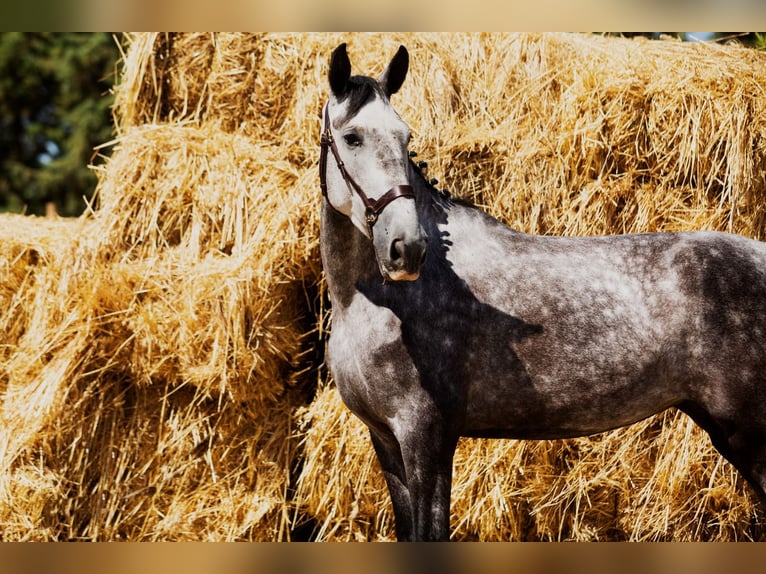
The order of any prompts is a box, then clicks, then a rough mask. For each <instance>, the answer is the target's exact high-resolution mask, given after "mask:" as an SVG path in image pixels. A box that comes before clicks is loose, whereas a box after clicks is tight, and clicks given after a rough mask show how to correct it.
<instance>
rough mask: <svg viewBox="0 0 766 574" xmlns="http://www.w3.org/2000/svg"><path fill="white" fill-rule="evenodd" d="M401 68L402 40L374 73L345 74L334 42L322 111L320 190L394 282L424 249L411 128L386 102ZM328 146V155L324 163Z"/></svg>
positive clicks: (408, 276)
mask: <svg viewBox="0 0 766 574" xmlns="http://www.w3.org/2000/svg"><path fill="white" fill-rule="evenodd" d="M408 66H409V55H408V54H407V50H406V49H405V48H404V46H401V47H400V48H399V51H398V52H397V53H396V55H395V56H394V57H393V59H392V60H391V62H390V64H389V65H388V67H387V68H386V69H385V71H384V72H383V73H382V74H381V75H380V77H379V78H378V79H373V78H369V77H366V76H351V63H350V62H349V59H348V54H347V53H346V45H345V44H341V45H340V46H338V47H337V48H336V49H335V51H334V52H333V54H332V59H331V62H330V71H329V80H330V88H331V96H330V101H329V102H328V104H327V106H326V108H325V111H324V117H323V122H324V125H323V135H322V147H323V150H322V160H321V162H320V163H321V166H320V169H321V177H322V187H323V192H324V193H325V196H326V198H327V200H328V201H329V203H330V205H331V206H332V207H333V208H335V209H336V210H337V211H339V212H340V213H342V214H344V215H345V216H346V217H348V218H349V219H350V220H351V222H352V223H353V224H354V225H355V226H356V227H357V229H359V231H361V232H362V233H363V234H364V235H366V236H367V237H369V238H370V239H371V240H372V243H373V246H374V249H375V255H376V258H377V261H378V266H379V268H380V272H381V273H382V274H383V277H385V278H386V279H390V280H393V281H401V280H409V281H414V280H415V279H417V278H418V276H419V274H420V268H421V266H422V264H423V261H424V259H425V253H426V234H425V232H424V230H423V228H422V227H421V225H420V223H419V221H418V214H417V211H416V209H415V201H414V198H415V192H414V190H413V188H412V186H411V185H410V181H409V177H410V161H409V157H408V155H407V144H408V143H409V141H410V129H409V127H408V126H407V124H406V123H404V121H403V120H402V119H401V118H400V117H399V115H398V114H397V113H396V112H395V111H394V109H393V108H392V107H391V103H390V101H389V98H390V96H391V95H392V94H394V93H395V92H396V91H397V90H398V89H399V88H400V87H401V85H402V82H404V78H405V76H406V75H407V68H408ZM328 152H331V153H332V155H333V156H334V159H335V161H327V155H328ZM397 199H398V200H399V201H394V200H397Z"/></svg>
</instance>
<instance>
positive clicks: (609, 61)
mask: <svg viewBox="0 0 766 574" xmlns="http://www.w3.org/2000/svg"><path fill="white" fill-rule="evenodd" d="M341 41H347V42H349V51H350V54H351V59H352V63H353V65H354V70H355V72H360V73H361V72H363V73H370V74H373V75H374V74H377V73H379V72H380V71H381V70H382V68H383V66H384V65H385V63H387V61H388V59H389V58H390V57H391V55H393V53H394V52H395V50H396V47H397V46H398V44H399V43H403V44H405V45H407V47H408V49H409V50H410V54H411V71H410V75H409V78H408V80H407V81H406V82H405V85H404V87H403V89H402V91H401V93H399V94H397V95H396V96H395V97H394V98H395V99H394V104H395V105H396V107H397V109H398V110H399V111H400V113H401V115H402V116H403V117H404V119H405V120H406V121H407V122H408V123H409V124H410V126H411V128H412V130H413V134H414V136H415V137H414V143H413V146H412V147H413V148H414V149H416V150H417V151H418V152H419V153H420V156H421V157H422V158H424V159H428V160H429V163H430V174H431V175H433V176H436V177H439V178H440V179H441V180H442V183H443V184H444V185H446V186H447V187H448V188H449V189H451V190H452V192H453V193H455V194H456V195H463V196H467V197H470V198H471V199H473V200H474V201H476V202H477V203H479V204H480V205H482V206H484V207H485V208H486V209H487V210H489V211H490V212H492V213H493V214H494V215H496V216H498V217H500V218H501V219H503V220H504V221H506V222H508V223H509V224H511V225H512V226H514V227H516V228H518V229H520V230H523V231H529V232H536V233H561V234H603V233H620V232H630V231H657V230H679V229H702V228H704V229H720V230H727V231H734V232H737V233H742V234H744V235H748V236H750V237H755V238H759V239H763V238H764V237H763V234H764V208H763V205H764V201H763V199H764V194H765V193H766V182H764V167H766V137H765V136H766V114H764V112H765V111H766V110H765V109H764V107H765V106H766V98H765V97H764V93H766V74H765V73H764V72H766V56H764V55H763V54H760V53H757V52H754V51H751V50H747V49H743V48H740V47H736V46H710V45H702V44H693V45H691V44H682V43H678V42H648V41H641V40H622V39H614V38H611V39H609V38H600V37H593V36H580V35H560V34H550V35H459V34H425V35H424V34H418V35H408V34H401V35H393V36H380V35H370V34H351V35H348V34H347V35H342V36H341V35H336V34H311V35H297V34H296V35H284V34H283V35H271V34H269V35H241V34H183V35H165V34H143V35H134V36H130V46H129V49H128V51H127V53H126V58H125V65H124V70H123V74H122V78H121V81H120V83H119V85H118V87H117V93H116V97H117V99H116V105H115V119H116V124H117V139H116V140H115V142H112V143H111V144H110V146H112V147H113V151H112V155H111V158H110V159H109V160H108V161H107V162H106V163H105V165H104V166H103V167H102V168H100V170H99V178H100V183H99V187H98V200H97V202H96V205H95V206H94V208H93V210H92V211H91V212H90V213H88V214H86V215H85V216H83V217H82V218H80V219H78V220H75V221H52V222H51V221H46V220H39V219H28V218H22V217H11V216H4V217H3V218H2V223H3V225H2V226H0V229H2V232H0V243H2V245H3V248H2V250H0V269H1V270H2V271H1V272H2V276H0V298H1V299H2V304H3V307H2V309H3V312H2V313H3V314H2V315H0V321H2V324H3V327H4V328H3V330H2V333H3V335H2V337H3V340H2V342H1V344H0V360H2V362H3V371H2V377H1V378H0V396H2V417H1V418H0V425H2V426H1V427H0V428H1V429H2V431H1V434H0V524H1V525H2V526H0V538H2V539H3V540H30V539H35V540H67V539H87V540H118V539H126V540H243V539H245V540H287V539H291V538H293V539H294V538H302V537H306V536H308V535H311V536H313V537H315V538H317V539H320V540H369V539H373V540H374V539H392V538H393V519H392V515H391V510H390V503H389V502H388V495H387V493H386V491H385V487H384V484H383V480H382V477H381V475H380V473H379V469H378V466H377V463H376V462H375V460H374V458H373V454H372V448H371V445H370V443H369V439H368V437H367V434H366V431H365V429H364V427H363V426H362V425H361V423H359V422H358V421H357V420H356V419H355V418H354V417H353V416H352V415H350V413H348V411H347V410H346V409H345V408H344V407H343V406H342V404H341V403H340V400H339V398H338V396H337V393H336V391H335V389H334V386H333V384H332V382H331V381H329V380H328V379H327V373H326V372H325V370H324V368H323V366H322V355H323V349H324V337H325V335H326V332H327V329H328V327H329V326H330V313H329V312H328V309H327V302H326V300H325V296H324V291H323V284H322V276H321V265H320V261H319V252H318V227H319V223H318V216H317V214H318V202H319V195H318V194H319V192H318V182H317V172H316V164H317V159H318V145H317V142H318V138H319V117H318V116H319V110H320V109H321V105H322V103H323V101H324V99H325V98H326V91H327V88H326V80H325V76H326V70H327V62H328V58H329V54H330V52H331V50H332V49H333V48H334V47H335V46H336V45H337V44H338V43H340V42H341ZM452 525H453V529H454V538H455V539H460V540H476V539H478V540H559V539H574V540H623V539H631V540H742V539H751V538H756V539H758V538H761V537H762V536H763V533H764V532H763V526H762V523H761V519H760V516H759V515H758V514H757V511H756V509H755V506H754V501H753V500H751V493H750V491H749V490H748V488H747V487H746V485H745V484H744V483H743V481H742V480H741V479H740V478H739V477H738V476H737V474H736V472H735V471H734V470H733V469H732V468H731V467H730V466H729V465H728V464H727V463H725V462H723V461H722V460H721V459H720V457H719V456H718V455H717V454H716V453H715V451H714V450H713V449H712V447H711V446H710V444H709V441H708V439H707V438H706V436H704V435H703V434H702V433H701V431H699V430H698V429H697V428H696V427H694V425H693V424H692V423H691V422H690V421H689V420H688V419H687V418H686V417H684V416H683V415H680V414H678V413H676V412H675V411H668V412H667V413H664V414H661V415H658V416H656V417H654V418H652V419H649V420H647V421H644V422H641V423H638V424H636V425H633V426H631V427H629V428H626V429H621V430H618V431H613V432H610V433H605V434H602V435H598V436H595V437H589V438H584V439H577V440H568V441H539V442H532V441H528V442H520V441H483V440H464V441H461V443H460V447H459V451H458V454H457V456H456V459H455V480H454V485H453V508H452Z"/></svg>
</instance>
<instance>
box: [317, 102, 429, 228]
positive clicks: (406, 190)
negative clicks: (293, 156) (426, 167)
mask: <svg viewBox="0 0 766 574" xmlns="http://www.w3.org/2000/svg"><path fill="white" fill-rule="evenodd" d="M324 124H325V129H324V131H323V132H322V137H321V139H320V145H321V146H322V150H321V153H320V155H319V186H320V187H321V189H322V195H323V196H324V198H325V199H326V200H327V203H328V204H329V205H330V206H331V207H332V204H331V203H330V200H329V198H328V197H327V152H328V150H329V151H331V152H332V155H333V157H334V158H335V163H336V165H337V166H338V169H339V170H340V173H341V175H342V176H343V180H344V181H345V182H346V183H347V184H348V185H350V186H351V188H352V189H353V190H354V191H355V192H356V194H357V195H358V196H359V197H360V198H361V200H362V202H363V203H364V206H365V220H366V221H367V226H368V227H369V229H370V234H372V227H373V225H375V223H376V222H377V221H378V217H379V216H380V214H381V212H382V211H383V210H384V209H385V208H386V206H388V204H389V203H391V202H392V201H394V200H395V199H398V198H400V197H412V198H414V197H415V190H413V189H412V186H411V185H395V186H394V187H392V188H391V189H389V190H388V191H387V192H386V193H384V194H383V195H381V196H380V197H379V198H378V199H377V200H376V199H371V198H370V197H369V196H368V195H367V194H366V193H365V192H364V190H363V189H362V187H361V186H360V185H359V184H358V183H357V182H356V180H355V179H354V178H353V177H352V176H351V174H350V173H348V171H347V170H346V166H345V164H344V163H343V160H342V159H341V157H340V153H339V152H338V146H337V144H336V143H335V138H333V137H332V132H331V131H330V112H329V104H328V105H325V108H324ZM333 209H335V208H334V207H333ZM336 211H337V210H336Z"/></svg>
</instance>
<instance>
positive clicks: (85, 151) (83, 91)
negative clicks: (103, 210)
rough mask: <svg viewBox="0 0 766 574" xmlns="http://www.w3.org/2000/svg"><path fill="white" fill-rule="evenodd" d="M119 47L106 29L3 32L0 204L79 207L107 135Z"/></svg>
mask: <svg viewBox="0 0 766 574" xmlns="http://www.w3.org/2000/svg"><path fill="white" fill-rule="evenodd" d="M118 59H119V49H118V46H117V44H116V42H115V40H114V38H113V37H112V36H111V35H110V34H107V33H42V32H35V33H21V32H4V33H0V211H12V212H25V213H29V214H43V213H45V211H46V205H47V204H53V205H55V207H56V211H57V212H58V213H59V214H60V215H77V214H79V213H81V212H82V211H83V209H84V208H85V201H84V200H83V197H87V198H90V197H91V196H92V194H93V190H94V188H95V184H96V177H95V174H93V172H92V171H91V170H90V169H89V168H88V165H89V164H90V163H91V160H92V158H93V153H94V152H93V148H94V147H95V146H97V145H99V144H102V143H105V142H107V141H109V140H110V139H111V138H112V135H113V128H112V125H113V124H112V117H111V106H112V103H113V97H112V94H111V87H112V86H113V84H114V80H115V75H116V73H115V72H116V65H117V61H118Z"/></svg>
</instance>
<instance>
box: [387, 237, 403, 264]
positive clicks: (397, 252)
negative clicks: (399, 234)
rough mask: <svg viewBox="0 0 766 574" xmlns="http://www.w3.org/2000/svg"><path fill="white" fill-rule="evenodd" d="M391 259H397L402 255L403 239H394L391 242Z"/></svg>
mask: <svg viewBox="0 0 766 574" xmlns="http://www.w3.org/2000/svg"><path fill="white" fill-rule="evenodd" d="M390 255H391V261H398V260H399V259H401V258H402V257H404V241H402V240H401V239H394V240H393V241H392V242H391V253H390Z"/></svg>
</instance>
